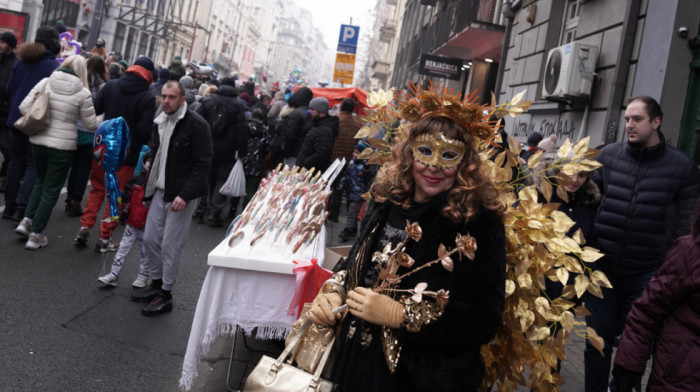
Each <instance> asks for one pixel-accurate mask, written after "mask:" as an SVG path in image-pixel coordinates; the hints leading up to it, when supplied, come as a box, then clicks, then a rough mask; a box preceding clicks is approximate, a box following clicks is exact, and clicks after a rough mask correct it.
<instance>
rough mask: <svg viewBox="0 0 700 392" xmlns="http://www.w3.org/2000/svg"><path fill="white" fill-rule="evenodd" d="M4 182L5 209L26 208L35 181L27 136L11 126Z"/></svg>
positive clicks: (34, 171) (34, 170)
mask: <svg viewBox="0 0 700 392" xmlns="http://www.w3.org/2000/svg"><path fill="white" fill-rule="evenodd" d="M6 181H7V182H6V183H5V209H6V210H9V211H15V210H17V209H19V210H24V209H26V208H27V203H28V202H29V196H30V195H31V194H32V189H33V188H34V181H36V169H35V168H34V161H33V159H32V149H31V144H30V143H29V136H27V135H25V134H23V133H22V132H20V131H18V130H16V129H14V128H12V154H11V160H10V165H9V166H8V168H7V179H6Z"/></svg>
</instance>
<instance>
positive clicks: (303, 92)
mask: <svg viewBox="0 0 700 392" xmlns="http://www.w3.org/2000/svg"><path fill="white" fill-rule="evenodd" d="M311 98H313V93H312V92H311V89H309V88H308V87H302V88H300V89H299V90H297V91H296V92H294V94H292V96H291V97H289V100H288V101H287V103H288V104H289V107H290V108H294V110H292V111H291V113H289V114H288V115H286V116H284V119H282V118H280V121H279V122H278V123H277V129H275V132H276V133H279V134H280V135H282V137H283V140H284V142H283V146H282V158H289V157H296V156H298V155H299V150H300V149H301V145H302V143H303V142H304V138H305V137H306V134H307V133H308V132H309V129H311V119H310V118H309V116H308V115H307V114H306V111H307V110H308V107H309V102H311ZM280 117H282V114H280ZM331 147H332V146H331Z"/></svg>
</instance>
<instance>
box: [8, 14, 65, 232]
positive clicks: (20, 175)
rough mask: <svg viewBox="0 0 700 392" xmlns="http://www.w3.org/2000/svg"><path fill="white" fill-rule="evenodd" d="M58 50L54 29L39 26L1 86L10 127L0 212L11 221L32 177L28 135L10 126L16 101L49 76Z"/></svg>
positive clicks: (28, 191) (17, 115)
mask: <svg viewBox="0 0 700 392" xmlns="http://www.w3.org/2000/svg"><path fill="white" fill-rule="evenodd" d="M60 51H61V44H60V43H59V41H58V31H56V29H55V28H53V27H51V26H42V27H40V28H39V30H37V32H36V38H35V39H34V42H31V43H24V44H22V45H20V46H19V47H18V48H17V57H18V59H17V62H16V63H15V64H14V66H13V67H12V72H11V73H10V78H9V79H8V81H7V86H6V87H5V90H4V91H5V93H6V94H7V95H8V96H9V97H10V105H9V108H8V109H9V113H8V116H7V122H6V123H5V124H6V125H7V126H8V127H10V128H11V129H12V143H11V151H12V156H11V160H10V165H9V166H8V168H7V178H6V183H5V211H3V213H2V217H3V218H4V219H11V220H14V221H15V222H19V221H20V220H22V218H23V217H24V210H25V208H26V207H27V203H28V202H29V196H30V194H31V192H32V188H34V181H35V180H36V170H35V169H34V162H33V160H32V158H31V144H30V143H29V136H27V135H25V134H24V133H22V132H20V131H19V130H17V129H15V128H14V124H15V121H17V120H18V119H19V118H20V117H22V113H20V111H19V105H20V103H22V100H24V98H25V97H26V96H27V94H29V92H30V91H31V90H32V88H34V86H36V84H37V83H39V81H41V80H42V79H44V78H46V77H49V76H50V75H51V73H52V72H53V71H54V70H55V69H56V68H58V65H59V63H58V61H56V55H58V53H59V52H60Z"/></svg>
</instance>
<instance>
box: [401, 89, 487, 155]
mask: <svg viewBox="0 0 700 392" xmlns="http://www.w3.org/2000/svg"><path fill="white" fill-rule="evenodd" d="M407 87H408V92H406V91H402V90H398V91H396V92H395V93H394V97H395V98H396V100H397V101H398V104H397V105H394V104H391V105H392V106H393V107H394V108H396V112H391V111H389V112H390V113H392V114H393V115H394V116H396V117H400V118H403V119H404V120H407V121H411V122H414V121H417V120H419V119H421V118H425V117H431V116H441V117H447V118H450V119H452V120H454V121H456V122H457V123H459V124H460V125H461V126H462V127H464V129H465V130H466V131H467V132H469V133H470V134H472V135H473V136H474V137H476V138H478V139H481V140H483V141H486V142H489V143H492V139H493V137H494V133H495V128H496V121H489V120H488V117H487V116H485V115H484V111H488V110H489V109H490V107H491V106H490V105H479V104H477V103H476V101H477V96H476V91H475V92H473V93H471V94H469V95H466V96H465V97H464V99H462V94H461V93H459V92H457V93H456V94H455V93H454V89H450V90H449V91H448V89H447V87H444V88H442V87H441V86H440V84H438V87H437V89H436V88H434V86H433V83H432V82H430V83H429V86H428V89H427V90H425V89H423V88H422V87H420V86H416V85H415V84H414V83H413V82H410V83H409V84H408V86H407Z"/></svg>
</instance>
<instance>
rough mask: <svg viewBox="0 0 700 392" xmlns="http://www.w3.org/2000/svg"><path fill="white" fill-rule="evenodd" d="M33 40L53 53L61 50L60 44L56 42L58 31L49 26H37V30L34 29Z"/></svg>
mask: <svg viewBox="0 0 700 392" xmlns="http://www.w3.org/2000/svg"><path fill="white" fill-rule="evenodd" d="M34 42H36V43H37V44H43V45H44V46H45V47H46V49H47V50H49V51H50V52H51V53H53V54H58V53H59V52H60V51H61V44H60V43H59V42H58V31H56V29H54V28H53V27H51V26H41V27H39V30H37V31H36V38H34Z"/></svg>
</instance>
